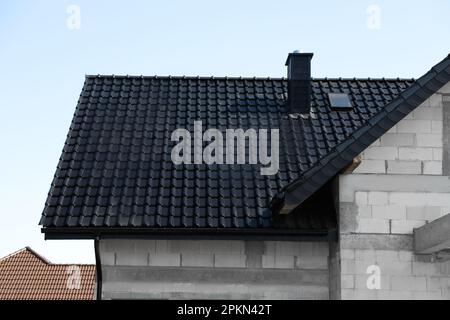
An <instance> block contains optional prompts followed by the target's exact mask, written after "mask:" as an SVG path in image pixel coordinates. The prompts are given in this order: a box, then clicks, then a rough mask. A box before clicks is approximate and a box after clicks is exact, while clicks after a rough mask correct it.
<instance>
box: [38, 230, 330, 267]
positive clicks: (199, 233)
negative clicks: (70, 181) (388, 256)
mask: <svg viewBox="0 0 450 320" xmlns="http://www.w3.org/2000/svg"><path fill="white" fill-rule="evenodd" d="M41 232H42V233H44V234H45V239H46V240H48V239H95V241H96V243H97V242H98V240H99V239H100V237H101V238H102V239H118V238H124V239H136V238H142V239H161V238H164V239H181V240H184V239H190V240H194V239H195V240H208V239H209V240H279V241H328V240H329V239H330V238H333V234H334V233H333V232H332V230H328V229H318V230H298V229H268V228H266V229H263V228H255V229H239V228H129V227H123V228H116V227H114V228H103V227H90V228H89V227H87V228H86V227H85V228H75V227H73V228H68V227H62V228H57V227H43V228H42V229H41ZM97 245H98V244H97ZM96 250H98V248H96ZM96 259H97V252H96ZM98 260H100V257H98Z"/></svg>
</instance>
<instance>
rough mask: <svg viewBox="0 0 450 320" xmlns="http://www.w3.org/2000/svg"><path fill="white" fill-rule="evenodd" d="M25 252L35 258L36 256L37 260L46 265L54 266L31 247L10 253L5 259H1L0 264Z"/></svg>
mask: <svg viewBox="0 0 450 320" xmlns="http://www.w3.org/2000/svg"><path fill="white" fill-rule="evenodd" d="M23 251H28V252H30V253H31V254H32V255H33V256H35V257H36V258H38V259H39V260H41V261H42V262H44V263H46V264H52V263H51V262H50V260H48V259H46V258H45V257H44V256H42V255H40V254H39V253H37V252H36V251H34V250H33V249H31V248H30V247H29V246H26V247H24V248H22V249H19V250H17V251H14V252H13V253H10V254H8V255H6V256H4V257H3V258H0V262H3V261H5V260H6V259H9V258H11V257H13V256H15V255H18V254H19V253H22V252H23Z"/></svg>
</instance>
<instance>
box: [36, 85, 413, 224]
mask: <svg viewBox="0 0 450 320" xmlns="http://www.w3.org/2000/svg"><path fill="white" fill-rule="evenodd" d="M413 83H414V81H413V80H411V79H326V78H325V79H314V80H313V81H312V105H311V108H312V112H311V117H310V118H303V117H300V116H297V115H290V114H289V113H288V110H287V105H286V96H287V80H285V79H274V78H214V77H211V78H202V77H143V76H133V77H131V76H86V80H85V84H84V87H83V90H82V93H81V96H80V99H79V102H78V105H77V108H76V111H75V115H74V118H73V121H72V125H71V127H70V130H69V134H68V137H67V140H66V143H65V146H64V150H63V152H62V156H61V158H60V161H59V164H58V167H57V170H56V173H55V177H54V179H53V182H52V184H51V188H50V191H49V195H48V198H47V201H46V204H45V208H44V211H43V214H42V218H41V221H40V224H41V225H42V226H43V227H44V229H43V230H44V232H45V230H51V229H52V228H63V229H67V230H68V229H69V228H90V227H107V228H123V227H128V228H180V227H181V228H230V229H233V228H238V229H240V228H248V229H253V228H271V227H272V226H273V225H272V210H271V205H270V204H271V200H272V199H273V198H274V196H276V195H279V194H280V192H281V191H282V190H284V189H283V188H284V187H286V186H289V185H290V184H292V182H294V181H297V180H298V179H299V178H301V177H302V175H303V173H305V172H307V171H308V170H309V169H311V168H313V167H314V166H315V165H317V164H318V163H320V162H321V161H322V160H323V159H326V158H327V156H328V155H329V154H330V153H331V152H332V151H333V150H335V149H336V146H337V145H339V144H340V143H342V142H344V141H345V140H346V139H347V138H348V137H350V136H351V135H352V134H353V133H354V132H356V131H357V130H358V129H359V128H362V127H364V126H366V125H367V124H368V123H369V122H368V121H369V120H370V119H372V118H373V117H374V115H376V114H377V113H378V112H379V111H380V110H382V109H383V108H384V107H385V106H386V105H387V104H388V103H389V102H391V101H392V100H393V99H394V98H396V97H398V96H399V94H400V93H401V92H403V91H404V90H405V89H407V88H408V87H410V86H411V85H412V84H413ZM329 92H344V93H347V94H348V95H349V96H350V99H351V104H352V106H353V109H352V110H351V111H332V110H330V106H329V99H328V95H327V93H329ZM194 121H202V122H203V127H204V129H206V128H218V129H221V130H225V129H228V128H242V129H244V130H246V129H249V128H255V129H261V128H268V129H270V128H277V129H279V130H280V169H279V172H278V174H276V175H272V176H269V175H268V176H262V175H260V170H259V169H260V166H259V165H249V164H246V165H205V164H201V165H194V164H192V165H174V164H173V163H172V161H171V158H170V155H171V149H172V147H173V146H174V145H175V144H176V143H175V142H172V141H171V133H172V132H173V130H175V129H177V128H187V129H188V130H189V131H190V132H192V131H193V128H192V126H193V122H194ZM350 161H351V160H350ZM312 218H314V217H312ZM304 221H306V222H304V223H303V225H302V224H301V225H299V226H298V228H299V229H320V228H323V227H324V223H325V222H323V223H322V222H321V221H319V222H317V221H315V222H311V221H312V220H311V218H309V219H305V220H304Z"/></svg>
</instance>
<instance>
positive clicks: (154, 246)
mask: <svg viewBox="0 0 450 320" xmlns="http://www.w3.org/2000/svg"><path fill="white" fill-rule="evenodd" d="M100 255H101V260H102V272H103V298H104V299H115V298H122V299H128V298H133V299H136V298H137V299H139V298H142V299H192V298H197V299H208V298H211V299H212V298H217V299H328V298H329V290H328V243H326V242H319V243H312V242H289V241H223V240H131V239H123V240H101V241H100Z"/></svg>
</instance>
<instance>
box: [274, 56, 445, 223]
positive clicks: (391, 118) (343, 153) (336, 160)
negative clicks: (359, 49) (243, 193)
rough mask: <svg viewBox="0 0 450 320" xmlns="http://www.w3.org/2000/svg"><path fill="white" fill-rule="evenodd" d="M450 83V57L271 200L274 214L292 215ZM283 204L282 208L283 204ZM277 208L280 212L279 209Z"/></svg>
mask: <svg viewBox="0 0 450 320" xmlns="http://www.w3.org/2000/svg"><path fill="white" fill-rule="evenodd" d="M449 81H450V55H448V56H447V57H446V58H445V59H444V60H442V61H441V62H439V63H438V64H436V65H435V66H434V67H433V68H431V70H430V71H428V72H427V73H426V74H425V75H423V76H422V77H420V78H419V79H418V80H417V81H416V82H414V83H413V84H412V85H411V86H410V87H409V88H408V89H406V90H405V91H403V92H402V93H401V94H400V95H399V96H398V97H397V98H396V99H394V100H393V101H391V102H390V103H388V104H387V105H386V106H385V107H384V108H383V109H382V110H380V111H379V112H378V113H377V114H376V115H375V116H373V117H372V118H371V119H370V120H368V122H367V123H366V125H364V126H363V127H361V128H360V129H358V130H356V131H355V132H354V133H352V134H351V136H350V137H349V138H348V139H346V140H345V141H343V142H342V143H341V144H339V145H338V146H336V147H335V148H334V150H333V151H332V152H331V153H330V154H328V155H327V156H326V157H325V158H323V159H321V160H320V161H319V162H318V163H317V164H316V165H314V166H313V167H311V168H310V169H309V170H308V171H306V172H305V173H304V174H303V175H302V177H301V178H300V179H298V180H295V181H293V182H291V183H290V184H288V185H287V186H285V187H284V188H283V189H282V191H281V192H280V193H279V194H278V195H276V196H275V197H274V198H273V199H272V201H271V208H272V210H273V211H274V214H289V213H290V212H291V211H292V210H294V209H295V208H297V207H298V206H299V205H300V204H301V203H302V202H304V201H305V200H306V199H308V198H309V197H310V196H311V195H312V194H313V193H314V192H316V191H317V190H318V189H319V188H320V187H322V186H323V185H324V184H325V183H327V182H328V181H330V180H331V179H332V178H333V177H335V176H336V175H337V174H338V173H339V172H340V171H341V170H342V169H343V168H345V167H346V166H347V165H348V164H349V163H350V162H351V161H352V160H353V159H354V158H355V157H356V156H358V155H359V154H360V153H361V152H362V151H364V150H365V149H366V148H367V147H369V146H370V145H371V144H372V143H373V142H374V141H375V140H376V139H378V138H379V137H380V136H382V135H383V134H384V133H386V132H387V131H388V130H389V129H390V128H392V127H393V126H394V125H395V124H397V123H398V122H399V121H400V120H402V119H403V118H404V117H405V116H406V115H407V114H409V113H410V112H412V111H413V110H414V109H415V108H417V107H418V106H419V105H420V104H421V103H422V102H424V101H425V100H426V99H428V98H429V97H430V96H431V95H432V94H433V93H435V92H437V91H438V90H439V89H440V88H441V87H442V86H444V85H445V84H446V83H448V82H449ZM280 204H281V205H280ZM275 208H277V209H278V210H275Z"/></svg>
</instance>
